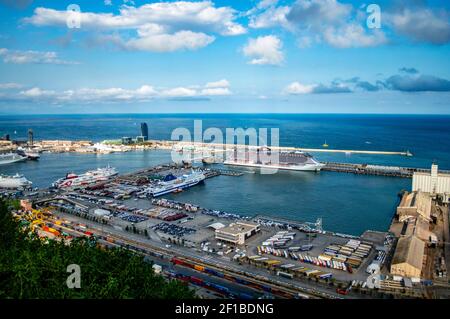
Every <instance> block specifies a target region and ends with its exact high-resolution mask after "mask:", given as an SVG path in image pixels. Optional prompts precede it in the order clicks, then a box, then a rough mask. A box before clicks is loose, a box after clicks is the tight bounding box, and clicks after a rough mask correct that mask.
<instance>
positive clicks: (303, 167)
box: [224, 149, 325, 172]
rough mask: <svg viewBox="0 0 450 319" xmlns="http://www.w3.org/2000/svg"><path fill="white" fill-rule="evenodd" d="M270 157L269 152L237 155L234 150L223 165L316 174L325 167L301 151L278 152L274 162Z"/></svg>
mask: <svg viewBox="0 0 450 319" xmlns="http://www.w3.org/2000/svg"><path fill="white" fill-rule="evenodd" d="M262 152H268V153H266V154H265V155H267V158H265V157H264V156H262V155H261V154H260V153H262ZM270 155H271V154H270V150H269V151H267V150H264V151H260V150H258V149H257V150H245V151H244V152H243V153H242V154H239V153H238V152H237V150H235V151H234V154H233V155H232V156H230V157H231V158H228V159H227V160H226V161H224V164H226V165H235V166H248V167H257V168H270V169H281V170H293V171H311V172H318V171H320V170H321V169H322V167H324V166H325V164H323V163H320V162H319V161H317V160H316V159H315V158H314V157H313V156H312V155H310V154H308V153H305V152H301V151H295V152H279V154H278V158H277V159H276V161H275V162H272V161H271V160H270V157H271V156H270Z"/></svg>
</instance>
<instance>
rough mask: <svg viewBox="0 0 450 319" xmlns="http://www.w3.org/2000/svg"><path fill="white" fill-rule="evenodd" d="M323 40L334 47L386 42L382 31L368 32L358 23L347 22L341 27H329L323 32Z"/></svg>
mask: <svg viewBox="0 0 450 319" xmlns="http://www.w3.org/2000/svg"><path fill="white" fill-rule="evenodd" d="M323 38H324V40H325V41H326V42H327V43H328V44H330V45H332V46H334V47H336V48H352V47H354V48H357V47H374V46H378V45H380V44H384V43H386V42H387V39H386V37H385V35H384V33H383V32H381V31H379V30H374V31H373V32H372V34H368V33H367V32H366V31H365V30H364V28H363V27H362V26H360V25H358V24H347V25H345V26H343V27H341V28H333V27H330V28H328V29H326V30H325V31H324V33H323Z"/></svg>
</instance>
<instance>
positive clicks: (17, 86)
mask: <svg viewBox="0 0 450 319" xmlns="http://www.w3.org/2000/svg"><path fill="white" fill-rule="evenodd" d="M21 87H22V85H21V84H19V83H12V82H10V83H0V89H1V90H10V89H20V88H21Z"/></svg>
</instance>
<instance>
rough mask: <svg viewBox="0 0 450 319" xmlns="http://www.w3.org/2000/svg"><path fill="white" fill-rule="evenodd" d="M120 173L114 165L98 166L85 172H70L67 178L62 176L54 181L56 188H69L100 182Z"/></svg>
mask: <svg viewBox="0 0 450 319" xmlns="http://www.w3.org/2000/svg"><path fill="white" fill-rule="evenodd" d="M117 174H118V172H117V170H116V169H115V168H114V167H109V166H108V167H105V168H98V169H96V170H92V171H87V172H86V173H84V174H81V175H77V174H75V173H68V174H67V175H66V177H65V178H61V179H59V180H57V181H56V182H55V183H53V186H54V187H56V188H69V187H77V186H87V185H90V184H95V183H98V182H104V181H107V180H109V179H110V178H111V177H113V176H116V175H117Z"/></svg>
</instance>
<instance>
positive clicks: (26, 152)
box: [17, 147, 41, 161]
mask: <svg viewBox="0 0 450 319" xmlns="http://www.w3.org/2000/svg"><path fill="white" fill-rule="evenodd" d="M17 154H19V155H21V156H25V157H26V158H28V159H30V160H33V161H36V160H38V159H39V158H40V157H41V156H40V155H39V152H37V151H35V150H33V149H31V148H22V147H19V148H18V149H17Z"/></svg>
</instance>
